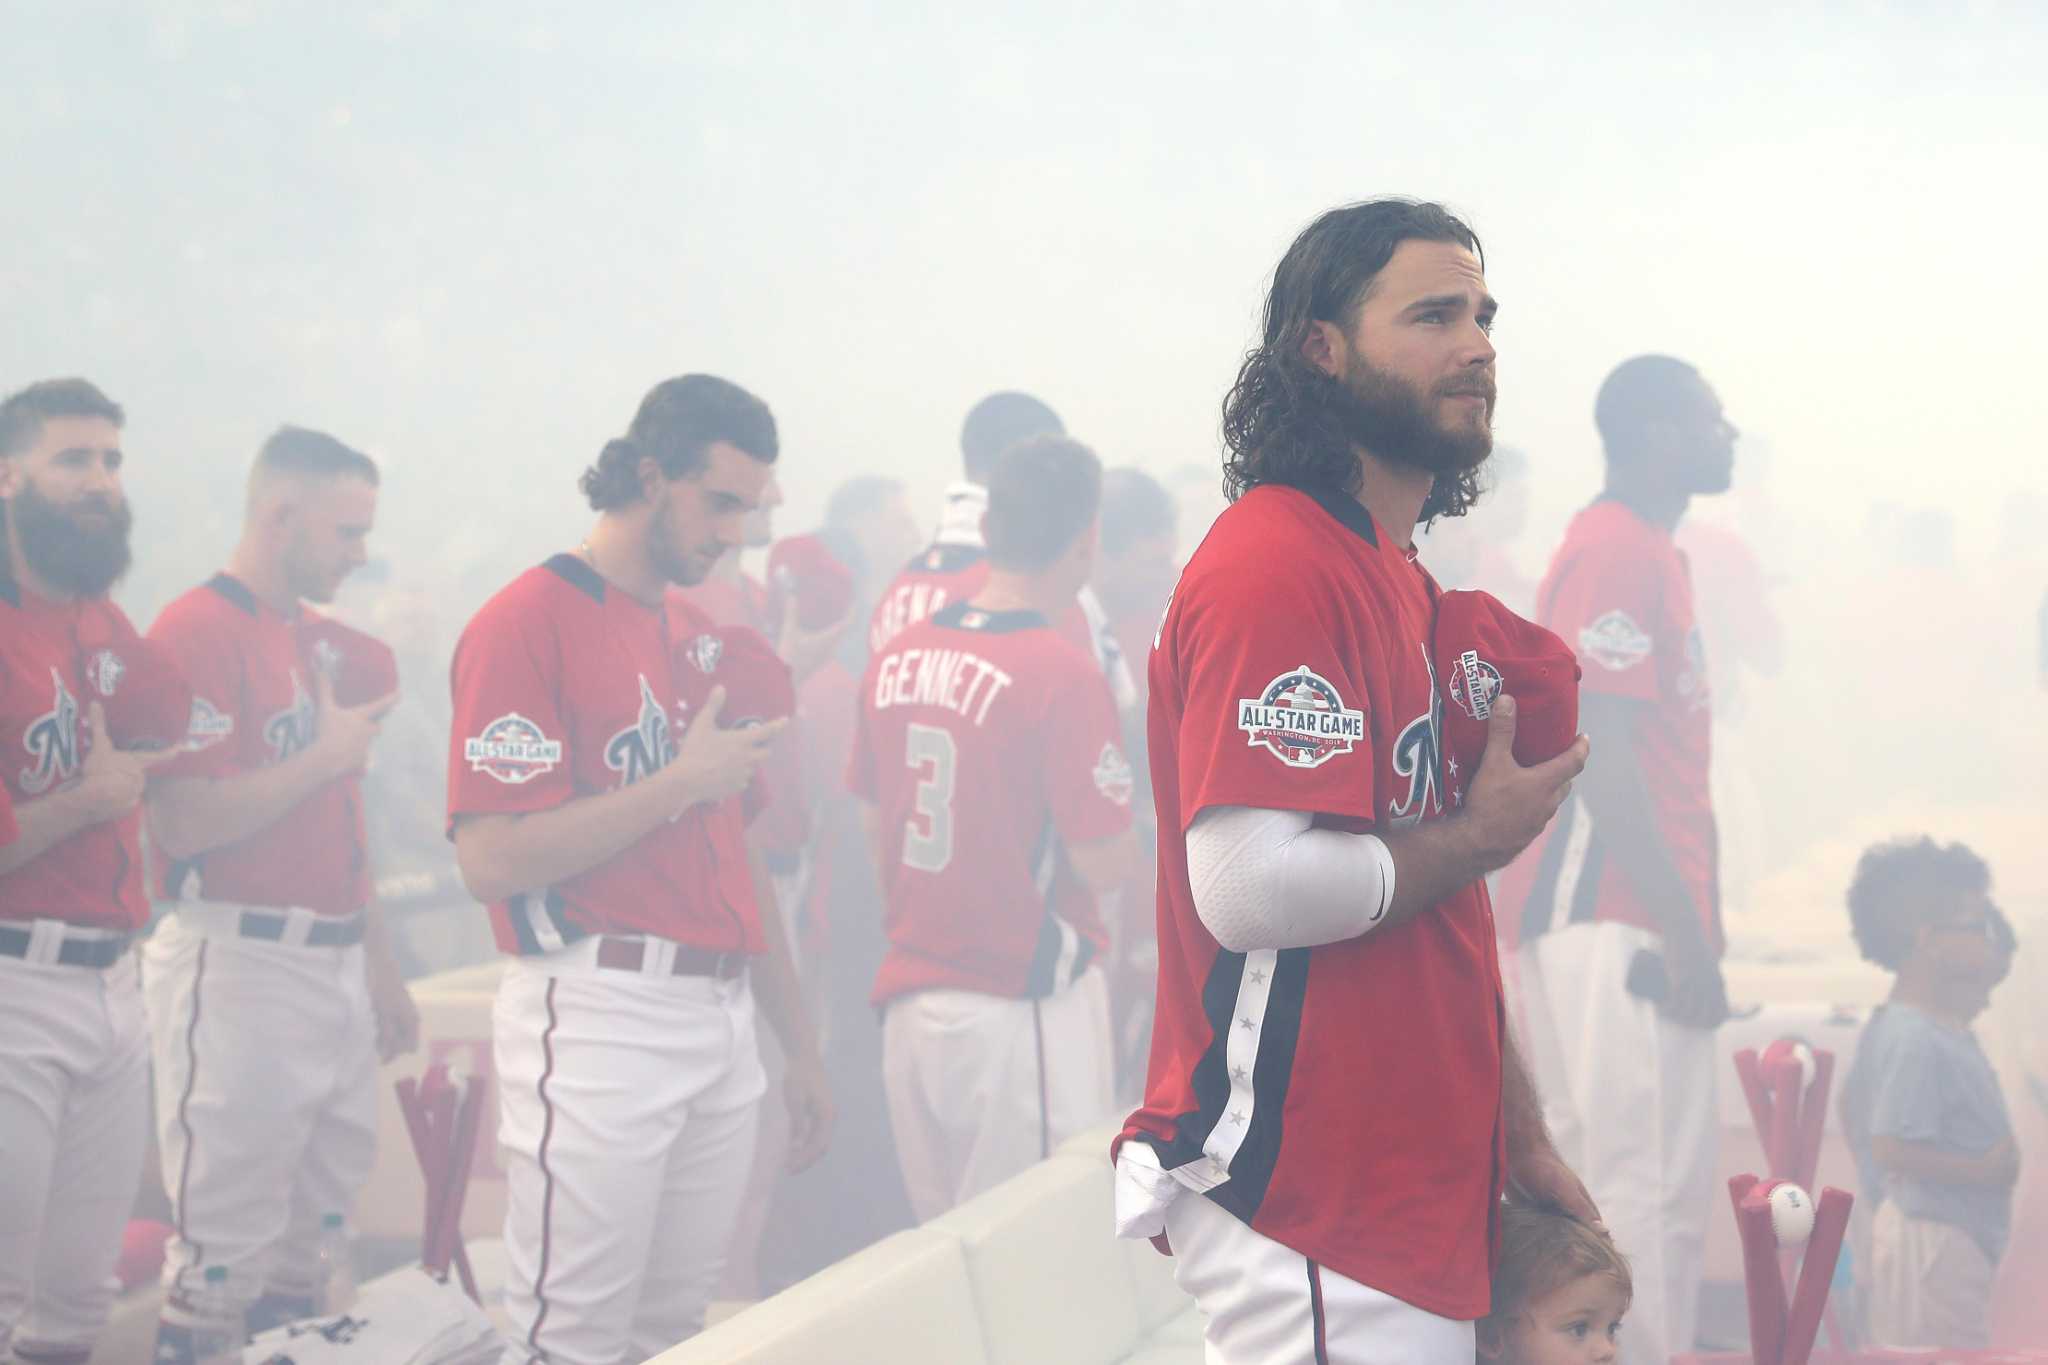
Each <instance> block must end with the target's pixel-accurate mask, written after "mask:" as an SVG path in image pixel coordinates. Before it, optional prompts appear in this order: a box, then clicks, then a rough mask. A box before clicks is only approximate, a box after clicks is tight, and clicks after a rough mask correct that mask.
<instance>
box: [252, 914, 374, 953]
mask: <svg viewBox="0 0 2048 1365" xmlns="http://www.w3.org/2000/svg"><path fill="white" fill-rule="evenodd" d="M287 921H288V917H287V916H285V915H275V914H272V913H271V912H270V911H268V910H244V911H243V912H242V922H241V924H240V926H239V931H240V933H241V935H242V937H243V938H260V939H263V940H265V941H266V942H270V943H278V942H282V941H283V939H284V926H285V924H286V923H287ZM362 941H363V917H362V916H361V915H360V914H356V915H349V916H347V917H346V918H343V919H330V918H326V917H324V916H323V917H322V918H320V919H316V920H314V921H313V926H312V927H311V928H310V929H308V930H306V946H307V947H308V948H348V947H352V946H353V945H355V944H358V943H361V942H362Z"/></svg>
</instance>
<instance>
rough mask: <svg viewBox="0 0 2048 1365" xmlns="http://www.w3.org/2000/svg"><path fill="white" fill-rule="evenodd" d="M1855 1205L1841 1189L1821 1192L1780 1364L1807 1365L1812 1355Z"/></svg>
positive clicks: (1786, 1331) (1787, 1323) (1786, 1327)
mask: <svg viewBox="0 0 2048 1365" xmlns="http://www.w3.org/2000/svg"><path fill="white" fill-rule="evenodd" d="M1855 1202H1856V1201H1855V1200H1854V1199H1853V1198H1851V1197H1850V1196H1849V1195H1848V1194H1847V1193H1845V1192H1844V1191H1842V1190H1837V1189H1833V1188H1829V1189H1825V1190H1822V1191H1821V1195H1820V1203H1819V1205H1818V1206H1817V1207H1816V1208H1815V1210H1814V1215H1813V1235H1812V1236H1811V1237H1809V1238H1808V1239H1807V1242H1806V1261H1805V1263H1804V1264H1803V1265H1801V1266H1800V1267H1799V1291H1798V1292H1797V1293H1796V1294H1794V1295H1793V1296H1792V1310H1791V1313H1790V1316H1789V1317H1788V1318H1787V1320H1786V1326H1785V1355H1784V1359H1783V1360H1782V1362H1781V1365H1806V1362H1807V1359H1808V1357H1810V1356H1811V1355H1812V1354H1813V1343H1814V1341H1815V1340H1816V1339H1818V1338H1819V1336H1820V1323H1821V1318H1822V1317H1823V1316H1824V1315H1825V1314H1826V1312H1827V1307H1828V1290H1829V1289H1831V1288H1833V1287H1834V1283H1835V1263H1836V1262H1837V1261H1839V1260H1840V1259H1841V1257H1842V1237H1843V1234H1845V1233H1847V1232H1848V1230H1849V1210H1850V1208H1851V1207H1852V1206H1854V1204H1855Z"/></svg>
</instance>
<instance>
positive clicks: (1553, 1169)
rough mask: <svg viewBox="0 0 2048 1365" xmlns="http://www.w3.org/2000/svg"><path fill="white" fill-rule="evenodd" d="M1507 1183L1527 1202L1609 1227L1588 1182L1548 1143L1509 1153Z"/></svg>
mask: <svg viewBox="0 0 2048 1365" xmlns="http://www.w3.org/2000/svg"><path fill="white" fill-rule="evenodd" d="M1508 1185H1509V1187H1510V1188H1511V1189H1512V1190H1513V1191H1514V1193H1515V1195H1516V1196H1517V1197H1518V1198H1520V1199H1521V1200H1522V1202H1524V1203H1527V1204H1534V1205H1538V1206H1544V1207H1549V1208H1554V1209H1562V1210H1564V1211H1565V1212H1566V1213H1568V1214H1570V1215H1571V1216H1572V1217H1574V1218H1576V1219H1578V1220H1579V1221H1580V1222H1581V1223H1588V1224H1591V1225H1592V1226H1594V1227H1596V1228H1601V1229H1605V1228H1606V1226H1607V1225H1606V1223H1604V1222H1602V1221H1601V1219H1600V1209H1599V1206H1598V1205H1596V1204H1595V1203H1594V1202H1593V1196H1592V1195H1591V1194H1589V1193H1587V1191H1586V1185H1585V1182H1584V1181H1582V1180H1580V1179H1579V1177H1578V1175H1577V1174H1576V1173H1574V1172H1573V1170H1572V1168H1571V1167H1570V1166H1567V1165H1566V1164H1565V1160H1564V1158H1563V1157H1561V1156H1559V1155H1558V1154H1557V1149H1556V1148H1555V1147H1553V1146H1551V1145H1550V1144H1549V1143H1548V1142H1545V1143H1543V1144H1541V1145H1540V1146H1537V1147H1533V1148H1531V1149H1530V1150H1528V1151H1526V1152H1521V1153H1515V1152H1510V1153H1508Z"/></svg>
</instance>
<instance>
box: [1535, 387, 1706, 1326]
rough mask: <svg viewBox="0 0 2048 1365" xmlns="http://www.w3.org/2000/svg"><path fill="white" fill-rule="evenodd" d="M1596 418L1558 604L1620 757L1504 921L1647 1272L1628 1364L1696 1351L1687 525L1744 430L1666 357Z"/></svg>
mask: <svg viewBox="0 0 2048 1365" xmlns="http://www.w3.org/2000/svg"><path fill="white" fill-rule="evenodd" d="M1594 418H1595V420H1596V422H1597V423H1598V425H1599V428H1600V437H1601V441H1602V444H1603V445H1604V446H1605V449H1606V453H1607V487H1606V490H1605V491H1604V492H1603V493H1602V495H1601V496H1600V498H1599V499H1597V500H1596V501H1595V502H1594V503H1593V504H1592V505H1591V506H1590V507H1588V508H1586V509H1585V510H1584V511H1582V512H1580V513H1579V514H1578V516H1577V517H1576V518H1574V519H1573V521H1572V523H1571V526H1570V527H1569V528H1568V529H1567V530H1566V532H1565V538H1564V543H1563V545H1561V546H1560V547H1559V548H1558V551H1557V556H1556V558H1555V559H1554V560H1552V562H1551V565H1550V569H1549V572H1548V573H1546V574H1545V575H1544V579H1543V583H1542V586H1541V587H1540V588H1539V589H1538V591H1537V610H1538V613H1539V615H1540V618H1541V620H1542V622H1543V624H1544V625H1546V626H1548V627H1549V628H1550V629H1551V630H1553V631H1556V632H1557V633H1558V634H1559V635H1561V636H1563V637H1564V638H1565V639H1566V640H1569V641H1572V642H1573V643H1574V644H1575V645H1576V646H1577V648H1578V653H1579V658H1580V659H1581V660H1582V661H1583V663H1584V667H1585V672H1586V677H1585V684H1584V686H1585V693H1586V700H1585V718H1586V719H1585V725H1586V734H1587V735H1588V736H1589V737H1590V738H1591V739H1592V741H1593V744H1594V746H1595V749H1596V752H1597V753H1598V754H1599V755H1600V758H1599V761H1598V762H1597V763H1596V764H1595V765H1594V766H1593V768H1592V769H1591V770H1590V771H1588V773H1587V775H1586V781H1585V782H1584V783H1583V784H1582V790H1580V791H1578V792H1576V793H1574V795H1573V796H1572V798H1571V800H1569V801H1567V802H1566V803H1565V805H1564V807H1563V808H1562V809H1561V810H1560V812H1559V814H1558V818H1557V823H1556V825H1555V826H1554V827H1553V828H1552V829H1551V830H1550V831H1549V832H1548V833H1547V834H1546V835H1545V836H1544V838H1543V839H1542V840H1541V841H1540V842H1539V843H1537V844H1536V845H1535V846H1534V847H1532V848H1531V849H1530V850H1529V852H1528V854H1527V855H1525V856H1524V857H1523V858H1522V859H1521V860H1519V861H1518V862H1517V863H1516V864H1515V866H1514V867H1512V868H1510V869H1509V871H1508V875H1507V876H1506V877H1504V878H1503V879H1502V882H1501V906H1502V910H1503V916H1502V925H1501V928H1502V931H1503V941H1504V942H1506V943H1507V944H1509V945H1510V946H1513V947H1515V952H1514V956H1513V959H1512V963H1511V966H1512V968H1513V973H1512V978H1513V983H1514V985H1515V987H1516V994H1517V997H1518V1003H1519V1013H1520V1016H1521V1019H1520V1022H1522V1023H1523V1024H1524V1025H1525V1027H1526V1032H1525V1034H1524V1037H1525V1038H1526V1040H1527V1043H1528V1047H1529V1062H1530V1066H1531V1068H1532V1070H1533V1071H1534V1072H1535V1074H1536V1077H1537V1080H1538V1083H1539V1084H1540V1085H1541V1087H1542V1090H1543V1096H1544V1100H1545V1103H1546V1106H1547V1108H1546V1113H1547V1115H1548V1117H1549V1119H1550V1122H1551V1125H1552V1131H1553V1132H1555V1133H1556V1135H1557V1141H1558V1146H1559V1148H1560V1149H1561V1150H1562V1151H1564V1152H1565V1153H1566V1154H1567V1155H1568V1156H1569V1157H1570V1158H1571V1159H1572V1160H1573V1161H1574V1162H1575V1163H1576V1164H1577V1166H1578V1169H1579V1170H1580V1171H1581V1172H1582V1173H1583V1174H1584V1175H1585V1177H1586V1181H1587V1183H1588V1184H1589V1185H1590V1186H1591V1187H1592V1190H1593V1194H1594V1197H1595V1198H1597V1199H1598V1200H1599V1201H1600V1207H1601V1208H1602V1209H1604V1210H1605V1211H1606V1213H1607V1216H1608V1219H1609V1221H1610V1222H1611V1224H1612V1226H1613V1228H1614V1231H1615V1235H1616V1237H1617V1238H1618V1239H1619V1240H1620V1242H1621V1244H1622V1246H1623V1247H1624V1248H1626V1249H1627V1251H1628V1254H1629V1257H1630V1259H1631V1261H1632V1262H1633V1263H1634V1266H1635V1272H1636V1298H1635V1306H1634V1307H1633V1309H1632V1310H1631V1311H1630V1313H1629V1316H1628V1322H1627V1324H1626V1325H1625V1326H1624V1327H1623V1328H1622V1345H1623V1352H1624V1354H1625V1355H1626V1357H1627V1358H1628V1359H1631V1360H1663V1359H1665V1358H1666V1357H1668V1356H1671V1355H1674V1354H1677V1353H1679V1352H1683V1351H1689V1350H1691V1349H1692V1348H1693V1339H1694V1335H1695V1327H1696V1321H1695V1319H1696V1316H1697V1314H1696V1305H1697V1302H1698V1297H1699V1281H1700V1273H1701V1266H1702V1261H1703V1257H1704V1252H1705V1242H1706V1229H1707V1219H1708V1218H1709V1217H1710V1216H1712V1214H1713V1211H1714V1208H1715V1204H1716V1200H1715V1197H1714V1168H1715V1137H1716V1134H1717V1132H1718V1131H1719V1128H1718V1125H1719V1118H1718V1111H1717V1109H1716V1107H1715V1099H1714V1090H1715V1071H1716V1063H1715V1059H1714V1029H1715V1028H1716V1027H1717V1026H1718V1025H1719V1024H1720V1023H1721V1021H1722V1020H1723V1019H1725V1018H1726V1017H1727V1013H1728V1002H1727V995H1726V992H1725V989H1724V987H1723V985H1722V981H1721V968H1720V954H1721V946H1722V939H1721V906H1720V888H1719V880H1718V876H1717V870H1718V853H1719V848H1718V838H1717V835H1716V828H1715V822H1714V811H1713V806H1712V804H1711V801H1710V795H1709V789H1708V782H1707V768H1708V748H1709V743H1710V739H1711V734H1710V732H1711V728H1712V720H1713V706H1712V700H1711V692H1710V689H1709V686H1708V681H1707V662H1706V652H1705V650H1704V649H1703V648H1702V647H1701V644H1700V632H1699V627H1698V623H1697V620H1696V618H1695V616H1694V612H1693V596H1692V580H1691V574H1690V571H1689V569H1688V567H1687V564H1686V559H1685V556H1684V554H1683V553H1681V552H1680V551H1679V550H1678V549H1677V548H1675V546H1674V545H1673V543H1672V530H1673V528H1674V527H1675V526H1676V525H1677V523H1678V521H1679V519H1680V517H1682V516H1683V515H1684V512H1685V509H1686V507H1687V505H1688V504H1689V503H1690V501H1691V500H1692V498H1694V497H1695V496H1700V495H1706V494H1713V493H1719V492H1724V491H1726V489H1727V488H1728V484H1729V478H1730V475H1731V474H1732V472H1733V465H1734V449H1735V428H1734V427H1733V426H1731V425H1730V424H1729V422H1728V420H1727V418H1726V417H1724V416H1723V415H1722V412H1721V404H1720V401H1719V399H1717V398H1716V397H1715V395H1714V392H1713V390H1712V389H1711V388H1709V387H1708V386H1707V383H1706V381H1705V380H1703V379H1701V378H1700V376H1699V374H1698V372H1697V371H1695V370H1694V369H1693V368H1692V367H1691V366H1690V365H1687V364H1685V363H1684V362H1682V361H1678V360H1673V359H1670V358H1668V357H1664V356H1639V357H1637V358H1635V359H1633V360H1630V361H1627V362H1625V363H1624V364H1622V365H1620V366H1619V367H1617V368H1616V369H1615V371H1614V372H1613V373H1612V374H1611V375H1609V376H1608V377H1607V380H1606V382H1605V383H1603V384H1602V385H1601V387H1600V394H1599V397H1598V400H1597V401H1596V403H1595V406H1594ZM1517 945H1518V946H1517Z"/></svg>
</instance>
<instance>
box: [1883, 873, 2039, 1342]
mask: <svg viewBox="0 0 2048 1365" xmlns="http://www.w3.org/2000/svg"><path fill="white" fill-rule="evenodd" d="M1849 918H1850V922H1851V924H1852V926H1853V928H1854V930H1855V934H1856V943H1857V946H1858V947H1859V948H1861V949H1862V950H1863V955H1864V956H1865V957H1866V958H1868V959H1870V960H1871V961H1872V962H1874V963H1876V964H1877V965H1878V966H1880V967H1883V968H1884V969H1885V970H1886V971H1888V972H1891V973H1892V974H1893V977H1894V980H1893V983H1892V991H1891V995H1890V997H1889V999H1887V1000H1886V1002H1885V1003H1884V1004H1883V1005H1882V1006H1880V1007H1879V1008H1878V1009H1877V1010H1876V1011H1875V1012H1873V1013H1872V1015H1871V1017H1870V1020H1869V1022H1868V1023H1866V1024H1865V1025H1864V1026H1863V1033H1862V1036H1861V1037H1860V1038H1859V1039H1858V1040H1857V1044H1856V1061H1855V1064H1854V1065H1853V1066H1852V1067H1851V1068H1850V1070H1849V1077H1848V1080H1847V1082H1846V1083H1845V1084H1844V1086H1843V1089H1842V1123H1843V1127H1844V1129H1845V1130H1846V1131H1847V1134H1848V1138H1849V1145H1850V1148H1851V1150H1852V1151H1854V1153H1855V1155H1856V1165H1857V1173H1858V1176H1859V1178H1860V1182H1861V1186H1862V1188H1861V1189H1860V1190H1859V1191H1858V1192H1857V1193H1858V1203H1859V1205H1860V1206H1862V1207H1863V1208H1866V1209H1870V1210H1873V1211H1874V1212H1873V1213H1872V1215H1871V1219H1870V1224H1869V1248H1870V1249H1869V1264H1870V1270H1871V1274H1870V1284H1869V1287H1868V1288H1869V1293H1868V1300H1867V1301H1868V1319H1869V1320H1868V1323H1867V1326H1868V1328H1869V1333H1870V1336H1871V1339H1872V1344H1874V1345H1878V1346H1888V1347H1932V1348H1946V1349H1955V1348H1970V1347H1979V1348H1981V1347H1984V1346H1988V1345H1989V1344H1990V1339H1989V1337H1990V1328H1989V1318H1990V1310H1991V1287H1992V1279H1993V1275H1994V1273H1995V1271H1996V1269H1997V1266H1998V1260H1999V1257H2000V1256H2002V1255H2003V1254H2004V1252H2005V1246H2006V1242H2007V1239H2008V1238H2009V1237H2010V1235H2011V1227H2012V1191H2013V1185H2014V1183H2015V1182H2016V1181H2017V1180H2018V1179H2019V1150H2018V1148H2017V1147H2015V1146H2014V1143H2013V1131H2012V1122H2011V1119H2010V1118H2009V1116H2008V1114H2007V1111H2006V1105H2005V1095H2004V1092H2003V1091H2002V1090H2001V1089H2000V1087H1999V1084H1998V1076H1997V1073H1996V1072H1994V1071H1993V1070H1992V1067H1991V1062H1990V1060H1989V1059H1988V1058H1987V1057H1986V1056H1985V1055H1984V1049H1983V1048H1982V1047H1980V1046H1979V1045H1978V1043H1977V1037H1976V1035H1975V1034H1974V1033H1973V1032H1971V1029H1970V1025H1971V1022H1972V1021H1973V1020H1974V1019H1976V1017H1977V1016H1978V1015H1979V1014H1981V1013H1982V1012H1983V1010H1984V1007H1985V1006H1986V1005H1987V1004H1988V1003H1990V999H1991V991H1992V988H1993V987H1994V986H1996V985H1997V984H1998V983H1999V982H2000V981H2002V980H2004V979H2005V974H2006V972H2007V971H2008V970H2010V968H2011V966H2012V954H2013V948H2014V946H2015V944H2014V938H2013V933H2012V927H2011V925H2010V924H2009V923H2007V921H2006V919H2005V916H2004V915H2002V914H2000V913H1999V911H1998V907H1997V906H1995V905H1993V904H1992V902H1991V869H1990V868H1989V867H1988V866H1986V865H1985V862H1984V860H1983V859H1982V858H1980V857H1978V856H1977V855H1976V854H1975V853H1973V852H1971V851H1970V850H1969V849H1968V848H1966V847H1964V846H1963V845H1961V844H1938V843H1936V842H1935V841H1934V840H1932V839H1929V838H1919V839H1899V840H1893V841H1891V842H1889V843H1884V844H1879V845H1877V846H1876V847H1874V848H1872V849H1870V850H1869V851H1867V852H1866V853H1864V855H1863V858H1862V860H1861V861H1860V862H1859V863H1858V864H1857V866H1856V876H1855V879H1854V881H1853V882H1852V883H1851V885H1850V887H1849Z"/></svg>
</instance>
